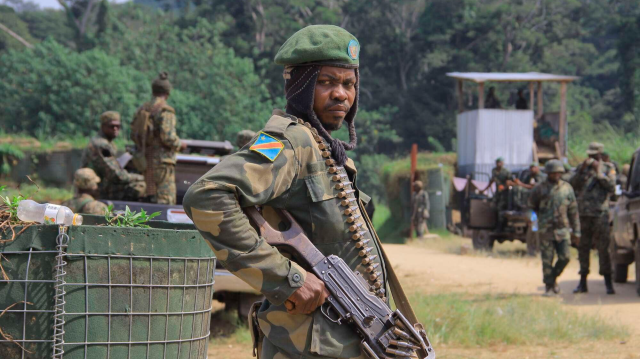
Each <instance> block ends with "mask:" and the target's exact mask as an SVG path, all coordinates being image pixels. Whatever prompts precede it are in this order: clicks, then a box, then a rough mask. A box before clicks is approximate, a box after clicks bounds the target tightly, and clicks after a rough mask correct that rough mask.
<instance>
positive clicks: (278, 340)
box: [258, 301, 364, 359]
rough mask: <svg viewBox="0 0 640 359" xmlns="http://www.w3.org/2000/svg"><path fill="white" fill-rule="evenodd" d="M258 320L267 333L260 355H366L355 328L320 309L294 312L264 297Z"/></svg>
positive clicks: (301, 358)
mask: <svg viewBox="0 0 640 359" xmlns="http://www.w3.org/2000/svg"><path fill="white" fill-rule="evenodd" d="M258 323H259V326H260V330H261V331H262V333H263V334H264V338H263V339H262V345H261V350H260V353H259V359H287V358H296V359H307V358H308V359H329V358H340V359H350V358H359V359H360V358H361V359H364V356H363V354H362V352H361V350H360V337H359V336H358V335H357V334H356V333H355V332H353V329H351V327H350V326H348V325H344V324H343V325H339V324H335V323H331V322H329V321H328V319H326V318H325V317H324V316H323V315H322V313H320V310H319V309H318V310H316V311H315V312H314V313H313V314H311V315H292V314H289V313H287V310H286V308H285V307H284V305H278V306H276V305H273V304H271V303H269V302H268V301H264V302H263V303H262V306H261V307H260V310H259V311H258Z"/></svg>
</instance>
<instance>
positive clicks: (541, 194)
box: [529, 180, 580, 286]
mask: <svg viewBox="0 0 640 359" xmlns="http://www.w3.org/2000/svg"><path fill="white" fill-rule="evenodd" d="M529 207H530V208H531V209H533V210H534V211H535V212H536V213H537V215H538V228H539V229H538V231H539V232H538V233H539V234H538V235H539V238H540V252H541V257H542V276H543V282H544V283H545V284H546V285H548V286H552V285H554V284H555V282H556V278H558V276H560V274H561V273H562V271H563V270H564V268H565V267H566V266H567V264H568V263H569V239H570V236H571V232H570V229H572V230H573V233H574V235H576V236H580V219H579V218H578V204H577V202H576V196H575V193H574V192H573V188H571V186H570V185H569V184H568V183H567V182H565V181H562V180H560V181H558V183H553V182H550V181H548V180H547V181H544V182H542V183H540V184H539V185H537V186H536V187H534V188H533V190H532V191H531V194H530V196H529ZM554 252H555V253H557V254H558V260H557V261H556V264H555V266H554V265H553V257H554Z"/></svg>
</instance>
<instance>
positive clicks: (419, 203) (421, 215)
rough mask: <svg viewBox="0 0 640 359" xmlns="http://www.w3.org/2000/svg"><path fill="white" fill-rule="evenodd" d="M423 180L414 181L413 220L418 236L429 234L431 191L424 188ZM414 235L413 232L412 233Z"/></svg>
mask: <svg viewBox="0 0 640 359" xmlns="http://www.w3.org/2000/svg"><path fill="white" fill-rule="evenodd" d="M422 187H423V186H422V181H415V182H413V194H412V196H411V222H412V224H413V228H414V229H415V230H416V234H417V235H418V238H422V237H424V235H425V234H429V227H428V226H427V219H429V209H430V208H431V205H430V203H429V193H427V191H425V190H424V189H423V188H422ZM411 235H413V233H412V234H411Z"/></svg>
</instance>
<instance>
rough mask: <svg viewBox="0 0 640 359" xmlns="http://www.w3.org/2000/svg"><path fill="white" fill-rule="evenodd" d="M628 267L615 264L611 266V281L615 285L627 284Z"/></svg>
mask: <svg viewBox="0 0 640 359" xmlns="http://www.w3.org/2000/svg"><path fill="white" fill-rule="evenodd" d="M628 275H629V266H628V265H626V264H615V265H614V266H613V281H614V282H616V283H627V276H628Z"/></svg>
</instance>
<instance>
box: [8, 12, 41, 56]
mask: <svg viewBox="0 0 640 359" xmlns="http://www.w3.org/2000/svg"><path fill="white" fill-rule="evenodd" d="M0 24H2V25H4V26H6V27H7V28H9V29H10V30H11V31H13V32H14V33H16V34H17V35H18V36H20V37H22V38H23V39H24V40H25V41H27V42H28V43H30V44H33V43H35V39H34V38H33V37H31V34H30V33H29V28H28V26H27V24H26V23H25V22H24V21H22V20H21V19H20V17H18V15H17V14H16V13H15V11H14V10H13V9H12V8H10V7H8V6H6V5H0ZM24 47H25V45H24V44H22V43H21V42H20V41H18V40H17V39H15V38H14V37H13V36H11V35H9V34H8V33H6V32H5V31H2V30H0V54H2V53H4V52H6V51H7V50H9V49H16V50H22V49H24Z"/></svg>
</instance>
